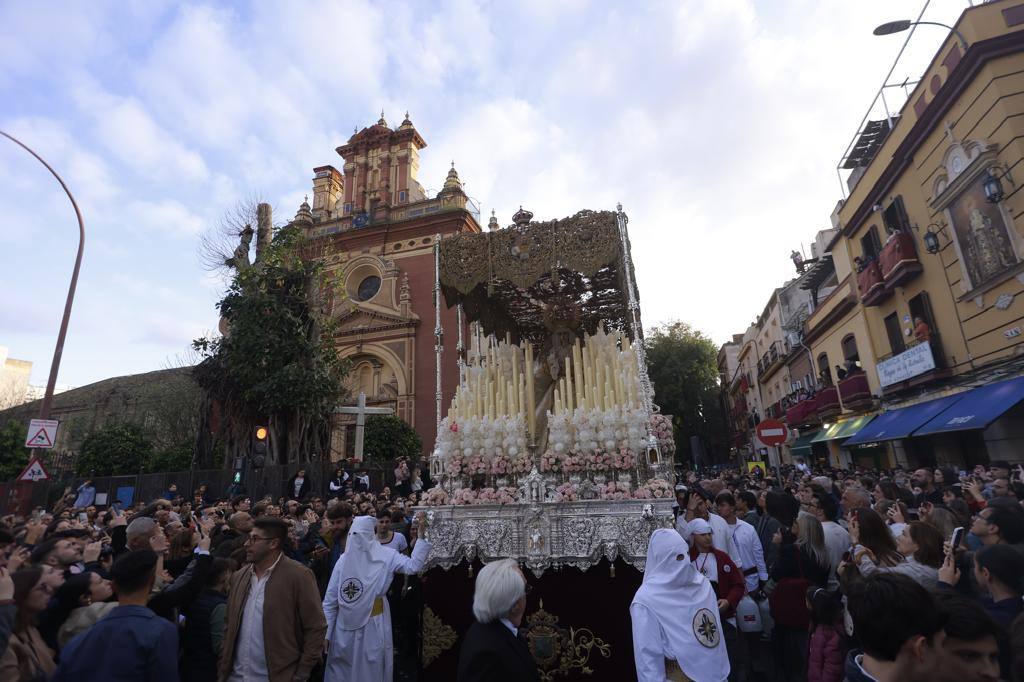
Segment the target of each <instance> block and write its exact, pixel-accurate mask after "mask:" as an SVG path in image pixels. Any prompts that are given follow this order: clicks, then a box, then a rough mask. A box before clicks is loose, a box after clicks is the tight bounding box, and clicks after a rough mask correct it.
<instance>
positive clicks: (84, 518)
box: [78, 512, 89, 523]
mask: <svg viewBox="0 0 1024 682" xmlns="http://www.w3.org/2000/svg"><path fill="white" fill-rule="evenodd" d="M78 522H79V523H89V515H88V514H86V513H85V512H78Z"/></svg>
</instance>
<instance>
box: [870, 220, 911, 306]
mask: <svg viewBox="0 0 1024 682" xmlns="http://www.w3.org/2000/svg"><path fill="white" fill-rule="evenodd" d="M878 269H879V271H880V273H881V275H882V280H883V281H884V285H885V288H886V290H888V291H892V290H893V289H895V288H896V287H901V286H905V285H906V284H907V283H908V282H909V281H910V280H912V279H914V277H916V276H917V275H918V273H920V272H921V270H923V269H924V268H923V266H922V265H921V261H920V260H918V258H917V247H916V245H915V244H914V235H913V234H912V233H910V232H908V231H906V230H903V231H900V232H896V233H894V234H892V235H891V236H890V237H889V239H888V240H887V241H886V242H885V245H884V246H883V247H882V251H881V253H879V254H878ZM865 305H866V304H865Z"/></svg>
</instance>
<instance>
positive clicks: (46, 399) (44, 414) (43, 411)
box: [0, 130, 85, 419]
mask: <svg viewBox="0 0 1024 682" xmlns="http://www.w3.org/2000/svg"><path fill="white" fill-rule="evenodd" d="M0 135H3V136H4V137H6V138H7V139H8V140H10V141H11V142H13V143H14V144H16V145H18V146H19V147H21V148H22V149H24V150H25V151H27V152H28V153H29V154H31V155H32V156H34V157H36V160H37V161H39V163H41V164H43V165H44V166H46V170H48V171H50V173H51V174H52V175H53V177H55V178H57V182H59V183H60V186H61V188H63V190H64V193H65V194H67V195H68V199H70V200H71V205H72V206H73V207H74V209H75V216H76V217H77V218H78V254H77V255H76V256H75V269H74V270H73V271H72V273H71V286H69V287H68V297H67V301H65V303H64V317H63V318H61V321H60V332H59V333H58V334H57V347H56V348H54V349H53V362H52V363H51V364H50V377H49V378H48V379H47V380H46V393H44V394H43V404H42V406H41V407H40V408H39V418H40V419H47V418H48V417H49V416H50V405H51V403H53V389H54V387H55V386H56V384H57V372H58V370H60V358H61V355H63V354H64V339H65V337H66V336H67V334H68V321H69V320H70V319H71V304H72V303H74V300H75V288H76V287H77V286H78V271H79V270H80V269H81V268H82V251H83V250H84V249H85V222H84V221H83V220H82V212H81V211H80V210H79V209H78V203H77V202H76V201H75V197H74V196H73V195H72V194H71V190H69V189H68V186H67V185H66V184H65V183H64V179H63V178H61V177H60V175H58V174H57V171H55V170H53V168H52V167H51V166H50V164H48V163H46V161H44V160H43V157H41V156H39V154H36V153H35V152H34V151H33V150H32V149H30V148H29V146H28V145H26V144H25V143H24V142H22V141H21V140H18V139H17V138H15V137H13V136H11V135H8V134H7V133H5V132H4V131H2V130H0Z"/></svg>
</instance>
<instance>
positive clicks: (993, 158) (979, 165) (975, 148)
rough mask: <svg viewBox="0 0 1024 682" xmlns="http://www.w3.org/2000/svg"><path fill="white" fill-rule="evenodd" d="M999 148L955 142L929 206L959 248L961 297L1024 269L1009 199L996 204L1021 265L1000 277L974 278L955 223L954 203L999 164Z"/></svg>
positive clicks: (1022, 250)
mask: <svg viewBox="0 0 1024 682" xmlns="http://www.w3.org/2000/svg"><path fill="white" fill-rule="evenodd" d="M998 151H999V145H996V144H990V145H985V144H982V143H981V142H978V141H977V140H965V141H963V142H955V141H954V142H953V144H951V145H950V146H949V148H948V149H947V150H946V153H945V154H944V155H943V157H942V167H941V169H940V171H939V174H938V175H937V176H936V178H935V180H934V181H933V182H932V200H931V202H930V203H929V207H930V208H931V210H932V215H933V216H937V215H939V214H942V216H943V219H944V221H945V224H946V226H947V227H946V229H947V230H948V235H947V236H948V238H949V240H950V241H951V242H952V243H953V249H954V250H955V251H956V258H957V264H958V265H959V266H960V274H961V280H960V289H961V296H960V299H961V300H963V299H967V298H971V297H972V296H974V295H976V294H978V293H983V292H984V291H985V290H988V289H991V288H992V287H994V286H997V285H998V284H1000V283H1001V282H1004V281H1006V280H1007V279H1009V278H1010V277H1012V276H1014V275H1015V274H1017V273H1018V272H1020V271H1021V267H1024V239H1022V237H1021V235H1020V233H1019V232H1017V227H1016V225H1015V224H1014V221H1013V214H1012V213H1010V211H1009V209H1007V207H1006V202H1005V201H1001V202H999V203H998V204H996V207H997V208H998V210H999V214H1000V215H1001V216H1002V218H1003V223H1004V224H1005V225H1006V232H1007V236H1008V237H1009V240H1010V247H1011V248H1012V249H1013V255H1014V257H1016V259H1017V266H1016V267H1010V268H1007V269H1006V270H1004V271H1003V273H1002V274H1001V275H999V276H998V277H996V278H993V279H990V280H989V281H987V282H981V283H979V284H975V283H974V282H972V281H971V275H970V273H969V272H968V270H967V265H966V261H965V260H964V254H963V251H962V250H961V249H960V240H959V239H958V238H957V236H956V227H955V226H954V225H953V214H952V212H951V211H950V206H952V204H953V202H955V201H956V200H957V199H958V198H959V197H960V195H961V194H962V193H963V192H964V191H965V190H967V189H968V188H969V187H970V186H971V185H973V184H974V183H976V182H978V181H980V180H981V178H982V176H983V175H984V174H985V172H986V171H988V170H989V169H991V168H993V167H995V165H996V163H997V162H998Z"/></svg>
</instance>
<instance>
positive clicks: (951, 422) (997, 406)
mask: <svg viewBox="0 0 1024 682" xmlns="http://www.w3.org/2000/svg"><path fill="white" fill-rule="evenodd" d="M961 395H962V396H963V397H962V398H961V399H960V400H958V401H956V403H954V404H953V405H951V406H950V407H947V408H946V409H945V410H943V411H942V412H941V413H939V414H938V415H936V416H935V417H933V418H932V419H931V421H929V422H928V423H927V424H925V425H924V426H923V427H921V428H920V429H918V430H917V431H915V432H914V435H915V436H927V435H929V434H933V433H946V432H949V431H970V430H973V429H984V428H986V427H987V426H988V425H989V424H991V423H992V422H994V421H995V420H997V419H999V418H1000V417H1001V416H1003V414H1004V413H1005V412H1007V411H1008V410H1009V409H1010V408H1012V407H1013V406H1015V405H1016V404H1017V403H1019V402H1020V401H1022V400H1024V377H1015V378H1013V379H1007V380H1006V381H1000V382H998V383H995V384H989V385H987V386H981V387H980V388H975V389H973V390H971V391H967V392H966V393H963V394H961Z"/></svg>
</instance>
